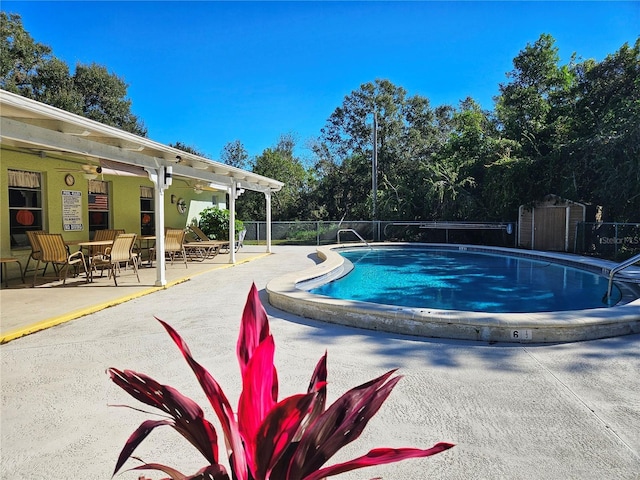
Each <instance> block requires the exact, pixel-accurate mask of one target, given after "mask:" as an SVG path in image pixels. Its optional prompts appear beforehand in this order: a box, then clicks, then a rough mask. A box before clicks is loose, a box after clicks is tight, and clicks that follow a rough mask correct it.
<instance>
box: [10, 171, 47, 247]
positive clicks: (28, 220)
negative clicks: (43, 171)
mask: <svg viewBox="0 0 640 480" xmlns="http://www.w3.org/2000/svg"><path fill="white" fill-rule="evenodd" d="M7 174H8V177H9V178H8V182H7V183H8V185H9V228H10V234H11V247H12V248H13V247H28V246H29V241H28V240H27V234H26V232H27V230H44V228H43V224H42V218H43V215H42V186H41V185H42V182H41V175H40V173H38V172H25V171H22V170H8V171H7Z"/></svg>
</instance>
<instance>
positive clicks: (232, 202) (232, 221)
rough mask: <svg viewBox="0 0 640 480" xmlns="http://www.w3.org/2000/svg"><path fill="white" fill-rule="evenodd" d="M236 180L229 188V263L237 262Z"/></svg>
mask: <svg viewBox="0 0 640 480" xmlns="http://www.w3.org/2000/svg"><path fill="white" fill-rule="evenodd" d="M237 186H238V184H237V183H236V181H235V180H233V183H232V184H231V189H230V190H229V263H236V249H235V246H236V189H237Z"/></svg>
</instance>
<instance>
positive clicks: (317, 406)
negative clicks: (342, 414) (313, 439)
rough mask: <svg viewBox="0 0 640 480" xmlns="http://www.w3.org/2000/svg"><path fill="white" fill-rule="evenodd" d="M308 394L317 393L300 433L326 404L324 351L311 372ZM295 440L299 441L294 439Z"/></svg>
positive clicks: (325, 355)
mask: <svg viewBox="0 0 640 480" xmlns="http://www.w3.org/2000/svg"><path fill="white" fill-rule="evenodd" d="M307 391H308V392H309V393H311V392H315V391H317V392H318V396H317V397H316V400H315V401H314V402H313V409H312V411H311V413H310V414H309V416H308V417H307V418H306V419H305V420H304V425H303V428H302V429H301V432H300V433H302V432H303V431H304V430H306V427H307V425H311V424H312V423H313V422H315V420H316V419H317V418H318V417H319V416H320V414H321V413H322V412H324V409H325V407H326V404H327V352H326V350H325V352H324V355H323V356H322V358H320V360H319V361H318V363H317V364H316V368H315V369H314V371H313V375H311V381H310V382H309V388H308V389H307ZM296 440H300V439H299V438H296Z"/></svg>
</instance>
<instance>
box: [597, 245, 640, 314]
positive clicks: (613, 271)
mask: <svg viewBox="0 0 640 480" xmlns="http://www.w3.org/2000/svg"><path fill="white" fill-rule="evenodd" d="M638 262H640V254H638V255H634V256H633V257H631V258H628V259H627V260H625V261H624V262H622V263H619V264H617V265H615V266H614V267H613V268H612V269H611V270H609V286H608V287H607V294H606V296H605V299H606V300H607V302H608V303H610V302H611V289H612V288H613V277H614V276H615V274H616V273H618V272H619V271H621V270H624V269H625V268H627V267H630V266H631V265H633V264H634V263H638Z"/></svg>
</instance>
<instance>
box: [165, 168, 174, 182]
mask: <svg viewBox="0 0 640 480" xmlns="http://www.w3.org/2000/svg"><path fill="white" fill-rule="evenodd" d="M172 183H173V167H172V166H168V167H164V182H163V185H164V186H165V187H168V186H170V185H171V184H172Z"/></svg>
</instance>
